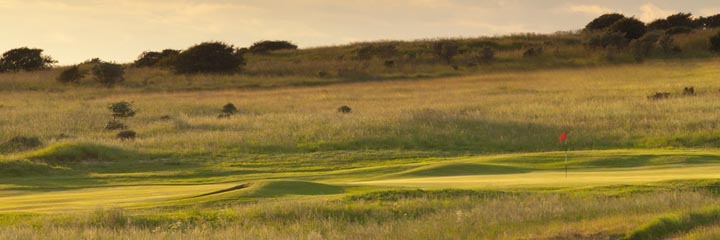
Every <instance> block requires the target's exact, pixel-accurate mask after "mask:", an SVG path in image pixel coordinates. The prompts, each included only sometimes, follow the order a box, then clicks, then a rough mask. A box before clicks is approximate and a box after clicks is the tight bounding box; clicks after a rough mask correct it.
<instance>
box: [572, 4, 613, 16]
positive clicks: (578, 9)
mask: <svg viewBox="0 0 720 240" xmlns="http://www.w3.org/2000/svg"><path fill="white" fill-rule="evenodd" d="M562 10H563V11H565V12H570V13H582V14H587V15H593V16H599V15H602V14H606V13H612V12H617V11H613V10H612V9H610V8H607V7H603V6H599V5H570V6H566V7H564V8H563V9H562Z"/></svg>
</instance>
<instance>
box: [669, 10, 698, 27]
mask: <svg viewBox="0 0 720 240" xmlns="http://www.w3.org/2000/svg"><path fill="white" fill-rule="evenodd" d="M666 19H667V22H668V27H670V28H673V27H686V28H692V27H693V25H694V24H693V19H692V13H677V14H673V15H670V16H668V17H667V18H666Z"/></svg>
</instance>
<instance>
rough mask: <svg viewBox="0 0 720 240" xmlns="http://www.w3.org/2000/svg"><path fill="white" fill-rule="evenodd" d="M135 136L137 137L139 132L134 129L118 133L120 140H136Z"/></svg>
mask: <svg viewBox="0 0 720 240" xmlns="http://www.w3.org/2000/svg"><path fill="white" fill-rule="evenodd" d="M135 137H137V133H136V132H135V131H133V130H126V131H122V132H119V133H118V134H117V138H118V139H120V140H123V141H124V140H134V139H135Z"/></svg>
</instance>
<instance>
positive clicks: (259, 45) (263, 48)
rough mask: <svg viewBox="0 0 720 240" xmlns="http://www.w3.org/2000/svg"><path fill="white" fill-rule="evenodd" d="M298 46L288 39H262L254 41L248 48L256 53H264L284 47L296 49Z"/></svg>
mask: <svg viewBox="0 0 720 240" xmlns="http://www.w3.org/2000/svg"><path fill="white" fill-rule="evenodd" d="M297 48H298V46H297V45H295V44H292V43H290V42H288V41H260V42H256V43H253V45H252V46H250V48H249V49H248V50H249V51H250V52H252V53H255V54H262V53H269V52H272V51H277V50H283V49H288V50H295V49H297Z"/></svg>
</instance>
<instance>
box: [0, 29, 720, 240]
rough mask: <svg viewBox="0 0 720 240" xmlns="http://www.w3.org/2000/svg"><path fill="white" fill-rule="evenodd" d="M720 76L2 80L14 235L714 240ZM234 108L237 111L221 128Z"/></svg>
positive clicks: (9, 222) (663, 69) (561, 73)
mask: <svg viewBox="0 0 720 240" xmlns="http://www.w3.org/2000/svg"><path fill="white" fill-rule="evenodd" d="M468 41H469V40H468ZM408 44H409V43H408ZM413 44H414V43H413ZM343 48H350V47H349V46H344V47H338V48H333V49H336V50H337V49H343ZM312 51H316V50H312V49H311V50H302V51H299V52H300V53H303V54H309V53H310V52H312ZM317 51H319V50H317ZM338 51H339V50H338ZM348 51H350V50H348ZM280 54H290V53H282V52H278V53H273V54H271V55H269V56H258V58H261V57H264V58H268V59H269V58H273V57H278V56H277V55H280ZM278 58H279V57H278ZM283 59H284V58H283ZM328 61H330V60H328ZM333 61H334V60H333ZM377 61H379V60H377ZM513 61H515V60H513ZM517 61H537V62H538V63H540V62H542V60H535V59H527V60H524V59H523V58H522V57H518V58H517ZM256 62H258V61H256ZM428 66H430V65H428ZM437 66H438V67H440V66H441V65H437ZM527 66H532V65H527ZM717 66H718V60H717V59H715V58H693V59H651V60H647V61H645V62H644V63H642V64H636V63H632V64H606V63H603V64H599V65H593V66H590V65H585V66H575V67H567V66H565V67H559V68H554V67H553V68H547V69H545V68H540V67H538V68H534V67H531V68H529V69H525V70H518V69H515V70H499V69H501V68H502V67H499V66H494V65H491V66H487V67H488V68H494V67H497V68H498V69H495V70H490V69H488V70H487V71H485V70H479V69H481V68H483V67H479V69H478V70H477V71H479V72H476V71H475V70H468V71H467V72H462V73H461V74H458V75H455V74H451V75H452V76H445V77H428V78H426V79H425V78H424V79H396V80H388V79H385V81H362V82H357V81H355V80H346V79H345V80H340V79H337V80H332V81H329V82H324V83H337V82H345V81H351V82H348V83H346V84H329V85H320V86H316V85H312V86H296V85H298V84H295V83H294V82H293V81H295V80H288V82H281V81H276V82H274V84H276V85H275V86H276V87H274V88H241V89H235V87H243V86H249V85H243V84H246V82H243V81H240V80H237V79H240V78H247V79H256V80H257V81H261V80H262V81H265V80H268V81H271V80H272V81H274V80H278V79H302V78H306V76H305V75H302V74H297V75H295V73H293V75H292V76H291V77H288V78H284V77H279V76H268V77H267V78H265V77H263V76H261V75H258V76H252V75H249V73H246V75H236V76H213V75H200V76H192V77H189V76H175V75H171V74H169V73H166V72H163V70H150V69H132V70H129V72H128V74H129V76H140V75H143V74H149V73H151V72H157V73H158V74H159V75H158V77H157V78H153V79H165V80H158V81H157V82H155V83H150V81H148V85H147V87H142V86H141V85H133V84H136V83H140V82H142V80H139V79H140V78H135V77H130V78H128V81H127V82H126V83H125V84H124V85H120V86H118V87H116V88H111V89H108V88H99V87H97V86H94V85H93V83H91V82H87V81H86V82H83V83H80V84H79V85H60V84H57V83H55V82H54V80H53V79H52V78H51V77H52V75H53V74H54V73H53V71H46V72H39V73H32V74H31V73H17V74H1V75H0V82H1V83H5V84H3V85H2V89H3V90H2V93H3V94H1V95H0V146H2V147H0V239H27V238H50V239H52V238H58V237H57V236H62V238H71V239H74V238H94V237H98V238H108V239H113V238H132V239H177V238H189V239H201V238H212V239H217V238H232V239H237V238H240V239H244V238H247V239H258V238H263V239H278V238H280V239H286V238H307V239H322V238H331V239H334V238H343V239H368V238H389V239H418V238H422V239H427V238H432V239H457V238H461V239H488V238H489V239H519V238H534V239H576V238H585V239H587V238H590V239H608V238H613V239H615V238H624V237H626V238H630V239H657V238H665V237H683V238H691V239H692V238H697V239H712V238H713V237H714V236H717V232H718V231H719V230H718V229H720V228H718V225H717V224H718V223H719V221H718V219H720V214H718V209H717V204H718V201H719V200H720V199H719V198H718V196H717V194H718V192H719V191H720V190H719V189H718V187H720V183H719V182H718V176H720V175H718V174H717V173H718V170H720V162H719V161H720V151H718V150H717V147H718V143H719V142H718V140H717V139H718V137H717V136H718V131H717V114H716V109H718V104H719V102H720V101H718V99H720V91H719V89H720V85H719V84H718V82H717V81H716V79H715V78H716V76H717V75H718V71H720V69H718V68H717ZM252 67H253V66H252V65H249V66H248V68H249V69H251V68H252ZM442 67H443V68H448V66H442ZM418 69H421V70H422V69H423V67H419V68H418ZM428 69H430V68H428ZM450 69H451V71H455V70H452V68H450ZM462 69H463V68H461V70H460V71H465V70H462ZM509 69H512V68H509ZM530 69H534V70H530ZM293 71H294V70H293ZM312 71H315V70H312ZM428 71H434V70H428ZM309 72H310V71H308V73H309ZM133 74H137V75H133ZM164 74H167V75H164ZM441 75H442V74H441ZM298 76H299V77H298ZM399 76H402V75H399ZM176 77H177V78H179V79H180V80H173V81H180V82H183V84H185V83H187V85H182V84H177V83H178V82H173V84H169V83H170V81H171V79H172V78H176ZM296 77H297V78H296ZM236 78H237V79H236ZM373 78H374V77H373ZM380 79H382V78H380ZM411 80H412V81H411ZM163 81H167V82H166V83H167V84H168V85H163V84H164V83H161V82H163ZM272 81H271V82H272ZM168 86H172V87H168ZM199 86H200V87H199ZM690 86H692V87H694V88H695V94H690V95H688V94H683V88H685V87H690ZM230 87H232V89H229V88H230ZM191 89H195V90H191ZM200 89H203V90H200ZM180 90H182V91H180ZM658 92H668V93H670V97H668V98H663V99H653V98H648V96H651V95H654V94H656V93H658ZM118 101H129V102H132V103H133V105H134V106H135V107H136V108H137V114H136V116H134V117H132V118H129V119H127V120H123V122H125V123H126V124H127V125H128V126H129V129H132V130H134V131H136V132H137V133H138V137H137V138H136V139H135V140H133V141H129V140H124V141H123V140H119V139H117V138H116V134H117V131H109V130H105V129H104V127H105V125H106V123H107V122H108V121H109V120H111V119H112V116H111V115H110V112H109V110H108V109H107V106H108V104H110V103H113V102H118ZM228 102H232V103H234V104H235V105H236V106H237V107H238V109H239V112H238V113H237V114H235V115H234V116H232V117H230V118H218V114H220V111H221V109H222V107H223V105H225V104H226V103H228ZM343 105H347V106H349V107H351V108H352V111H351V112H350V113H347V114H344V113H341V112H338V111H337V108H338V107H340V106H343ZM562 131H568V133H569V142H568V147H569V149H570V150H571V151H570V152H569V162H568V163H569V164H568V169H569V172H568V177H567V178H565V173H564V166H565V165H564V154H563V152H561V150H562V149H563V146H562V145H560V144H559V143H558V142H557V136H558V135H559V134H560V132H562ZM17 136H23V137H25V138H22V139H24V140H22V141H20V140H17V139H19V138H15V137H17ZM13 139H15V140H13ZM35 139H36V140H35Z"/></svg>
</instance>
